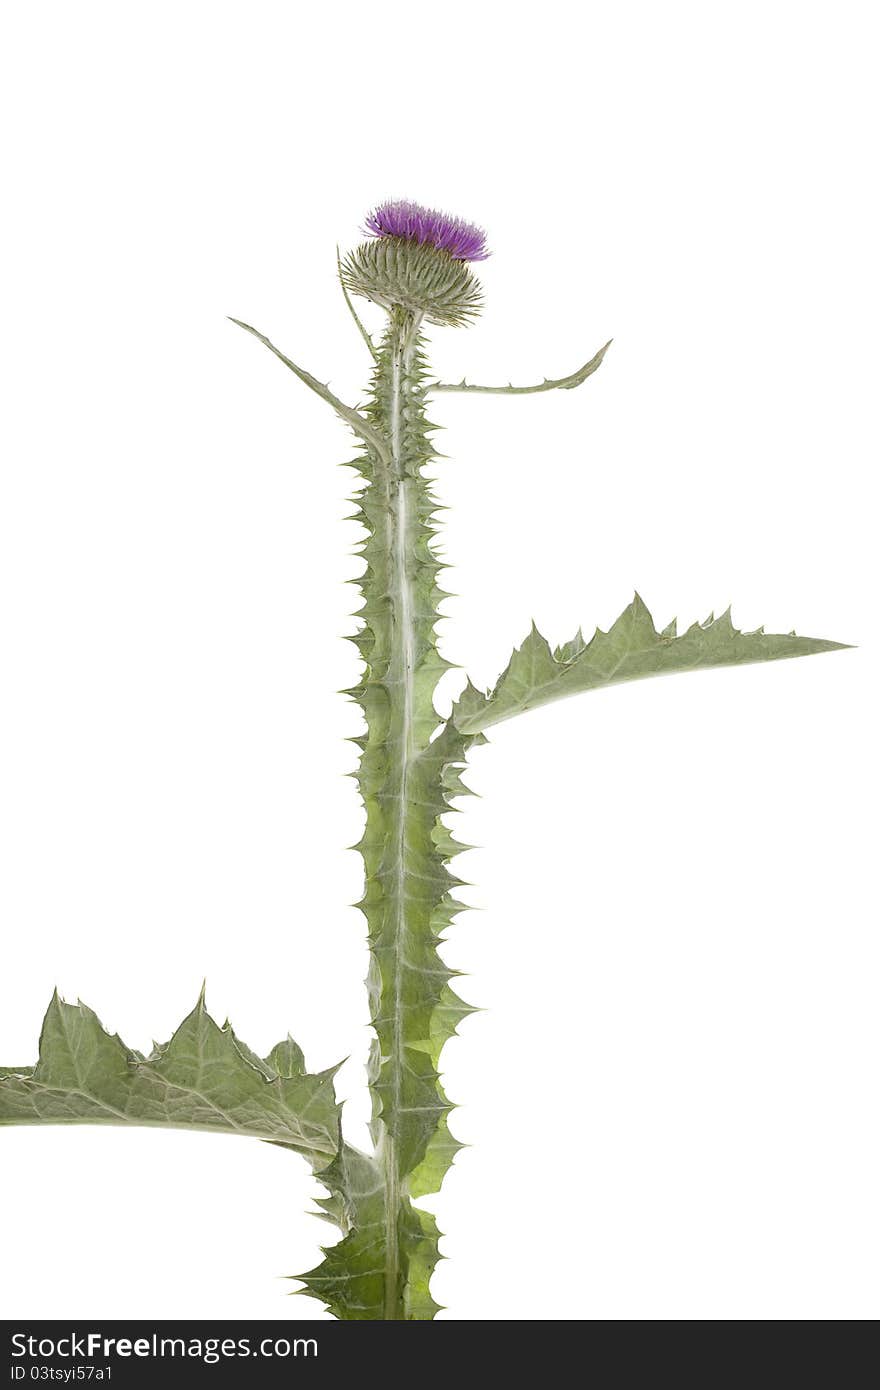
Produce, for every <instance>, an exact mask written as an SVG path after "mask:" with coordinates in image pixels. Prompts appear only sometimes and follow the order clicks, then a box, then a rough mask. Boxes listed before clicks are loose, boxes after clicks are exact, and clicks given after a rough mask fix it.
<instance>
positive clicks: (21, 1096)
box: [0, 992, 339, 1167]
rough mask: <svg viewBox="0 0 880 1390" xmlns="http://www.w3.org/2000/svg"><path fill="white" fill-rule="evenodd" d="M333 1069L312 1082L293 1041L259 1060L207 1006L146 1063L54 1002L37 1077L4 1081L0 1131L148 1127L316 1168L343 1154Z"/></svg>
mask: <svg viewBox="0 0 880 1390" xmlns="http://www.w3.org/2000/svg"><path fill="white" fill-rule="evenodd" d="M335 1070H336V1069H335V1068H332V1069H330V1070H329V1071H324V1072H319V1073H317V1074H316V1075H310V1074H309V1073H308V1072H306V1071H305V1068H304V1065H303V1060H302V1053H301V1052H300V1050H299V1048H298V1047H297V1046H296V1043H294V1042H293V1041H292V1039H288V1040H287V1041H286V1042H284V1043H279V1044H278V1046H277V1047H276V1048H274V1049H273V1050H272V1052H271V1053H270V1054H269V1056H268V1057H267V1058H260V1057H258V1056H257V1055H256V1053H254V1052H252V1051H251V1050H250V1048H248V1047H247V1046H246V1045H245V1044H244V1043H242V1042H240V1040H239V1039H238V1038H236V1036H235V1034H234V1033H233V1031H232V1029H231V1027H230V1026H229V1024H228V1023H227V1024H225V1025H224V1026H223V1027H222V1028H221V1027H219V1026H218V1025H217V1024H216V1023H215V1022H214V1020H213V1019H212V1018H211V1016H210V1014H208V1012H207V1010H206V1009H205V1003H204V997H203V996H200V998H199V1001H198V1003H197V1004H196V1007H195V1008H194V1009H193V1011H192V1013H190V1014H189V1015H188V1016H187V1017H186V1018H185V1019H184V1020H183V1022H182V1023H181V1025H180V1027H179V1028H178V1029H177V1031H176V1032H175V1034H174V1036H173V1037H172V1038H171V1041H170V1042H168V1043H165V1044H164V1045H163V1046H156V1047H154V1049H153V1051H152V1052H151V1053H150V1055H149V1056H148V1057H145V1056H143V1055H142V1054H141V1053H139V1052H135V1051H133V1050H132V1049H131V1048H129V1047H127V1046H126V1045H125V1043H124V1042H122V1040H121V1039H120V1038H119V1037H118V1035H116V1034H110V1033H108V1032H107V1031H106V1029H105V1028H104V1027H103V1026H102V1024H101V1022H100V1020H99V1018H98V1017H97V1015H96V1014H94V1013H93V1012H92V1010H91V1009H89V1008H87V1007H86V1005H85V1004H82V1003H80V1004H67V1003H65V1002H64V1000H62V999H60V998H59V996H58V994H57V992H56V993H55V995H54V996H53V998H52V1002H51V1003H50V1005H49V1008H48V1011H47V1013H46V1017H45V1020H44V1022H43V1029H42V1033H41V1035H40V1057H39V1061H38V1062H37V1064H36V1066H35V1067H32V1068H31V1067H24V1068H21V1069H20V1070H11V1069H6V1070H5V1071H2V1072H0V1124H7V1125H13V1124H39V1123H42V1124H56V1125H57V1124H61V1125H74V1124H108V1125H142V1126H143V1125H147V1126H161V1127H163V1128H172V1129H196V1130H211V1131H219V1132H222V1133H226V1134H244V1135H250V1136H253V1137H255V1138H257V1139H267V1140H271V1141H273V1142H275V1143H280V1144H284V1145H285V1146H286V1147H288V1148H292V1149H295V1150H296V1151H297V1152H299V1153H303V1154H305V1155H306V1156H307V1157H308V1158H309V1159H310V1160H311V1161H312V1162H313V1163H314V1164H315V1165H316V1167H321V1166H324V1165H326V1164H327V1163H329V1161H330V1160H331V1159H332V1158H333V1157H334V1156H335V1154H336V1152H337V1149H338V1144H339V1107H338V1105H337V1102H336V1096H335V1093H334V1089H333V1075H334V1072H335Z"/></svg>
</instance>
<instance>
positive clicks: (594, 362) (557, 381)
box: [428, 338, 611, 396]
mask: <svg viewBox="0 0 880 1390" xmlns="http://www.w3.org/2000/svg"><path fill="white" fill-rule="evenodd" d="M610 346H611V339H610V338H609V340H608V342H607V343H606V344H605V346H604V347H601V348H600V349H599V351H598V352H597V353H596V355H595V357H591V358H590V360H589V362H585V363H584V365H583V366H582V367H578V369H577V371H576V372H572V373H571V375H570V376H559V377H553V378H551V377H545V378H544V380H543V381H539V382H538V383H537V384H536V385H534V386H513V385H512V384H511V383H510V382H508V384H507V385H506V386H477V385H475V384H474V383H473V382H470V381H433V382H431V385H430V386H429V388H428V389H429V390H430V391H469V392H472V393H473V392H478V393H479V394H480V395H483V396H534V395H535V394H536V393H537V392H538V391H573V390H574V388H575V387H576V386H582V385H583V383H584V382H585V381H586V380H587V377H590V376H592V375H593V373H594V372H597V371H598V370H599V368H600V367H601V365H602V362H603V361H604V358H605V354H606V352H607V351H608V349H609V348H610Z"/></svg>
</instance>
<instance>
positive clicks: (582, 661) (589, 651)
mask: <svg viewBox="0 0 880 1390" xmlns="http://www.w3.org/2000/svg"><path fill="white" fill-rule="evenodd" d="M846 645H847V644H846V643H844V642H828V641H825V640H823V639H822V638H816V637H798V636H796V635H795V633H793V632H790V633H787V634H771V633H765V632H764V630H763V628H758V629H757V631H755V632H738V631H737V629H736V628H735V627H734V626H733V623H732V622H731V619H730V610H729V609H728V610H727V612H726V613H722V615H721V617H720V618H711V617H710V618H708V619H707V620H706V622H705V623H694V624H693V626H692V627H689V628H688V630H687V632H684V633H682V635H681V636H680V637H678V636H676V629H675V623H674V622H672V623H670V624H669V626H668V627H666V628H664V630H663V631H662V632H658V631H657V629H656V628H655V626H654V623H653V621H652V618H651V615H650V613H649V612H648V610H647V608H646V607H645V605H644V603H643V602H642V600H641V598H640V597H639V595H638V594H636V596H635V598H634V599H633V601H632V603H631V604H630V605H629V607H628V608H625V609H624V611H623V612H622V613H621V615H620V617H619V618H618V619H617V621H616V623H614V625H613V627H611V628H610V629H609V631H608V632H602V631H601V629H597V630H596V633H595V635H594V636H593V638H592V640H591V641H589V642H585V641H584V639H583V637H582V636H581V635H580V633H578V635H577V636H576V637H575V638H574V639H573V640H572V641H571V642H568V643H566V644H565V645H564V646H563V647H557V648H556V650H555V651H551V649H550V646H549V644H548V643H547V641H546V639H545V638H544V637H542V636H541V634H540V633H539V632H538V630H537V628H536V627H535V626H534V625H533V626H532V630H531V632H530V633H529V635H528V637H527V638H526V640H525V641H524V642H523V644H522V646H521V647H518V648H517V650H516V651H515V652H514V653H513V656H512V657H511V659H510V662H509V664H508V666H507V669H506V670H505V671H504V672H503V673H502V675H501V676H500V677H499V679H498V683H497V684H496V686H495V688H494V690H491V691H489V692H488V694H485V695H484V694H482V693H481V692H480V691H479V690H477V689H475V687H474V686H473V685H472V684H471V683H470V682H468V684H467V686H466V688H465V690H464V692H463V693H462V695H461V698H460V699H459V700H458V702H457V704H456V705H455V707H454V709H453V712H452V719H453V722H454V724H455V727H456V728H457V729H458V730H459V732H460V733H462V734H476V733H481V732H482V731H483V730H484V729H488V728H489V727H490V726H491V725H492V724H500V723H501V721H502V720H504V719H510V718H511V717H512V716H513V715H514V714H520V713H521V712H522V711H523V710H527V709H536V708H537V707H538V706H539V705H545V704H547V703H548V702H549V701H550V700H561V699H564V698H565V697H566V696H567V695H577V694H579V693H580V692H581V691H583V690H596V689H598V688H599V687H601V686H606V685H618V684H620V683H621V682H622V681H633V680H642V679H644V678H645V677H646V676H661V675H666V674H669V673H671V672H674V671H697V670H701V669H704V668H708V667H711V666H743V665H746V664H747V663H749V662H755V661H782V660H785V659H786V658H788V657H793V656H810V655H812V654H813V653H815V652H831V651H839V650H841V649H842V648H844V647H845V646H846Z"/></svg>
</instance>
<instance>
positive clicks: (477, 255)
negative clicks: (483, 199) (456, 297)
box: [364, 199, 489, 261]
mask: <svg viewBox="0 0 880 1390" xmlns="http://www.w3.org/2000/svg"><path fill="white" fill-rule="evenodd" d="M364 231H365V232H366V233H367V235H368V236H377V237H387V236H394V237H401V238H402V239H403V240H404V241H414V242H417V243H418V244H419V245H420V246H426V245H427V246H436V247H437V249H438V251H447V252H448V253H449V255H450V256H451V257H452V258H453V260H456V261H484V260H485V259H486V257H487V256H488V255H489V251H488V250H487V249H486V233H485V232H484V231H483V230H482V228H481V227H476V226H475V225H474V224H473V222H465V220H464V218H463V217H453V216H451V215H450V214H449V213H446V212H438V211H437V209H436V208H425V207H422V205H421V203H412V202H410V201H409V200H408V199H397V200H393V201H390V202H387V203H380V204H379V206H378V207H375V208H373V210H372V212H370V213H369V214H368V215H367V218H366V221H365V224H364Z"/></svg>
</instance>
